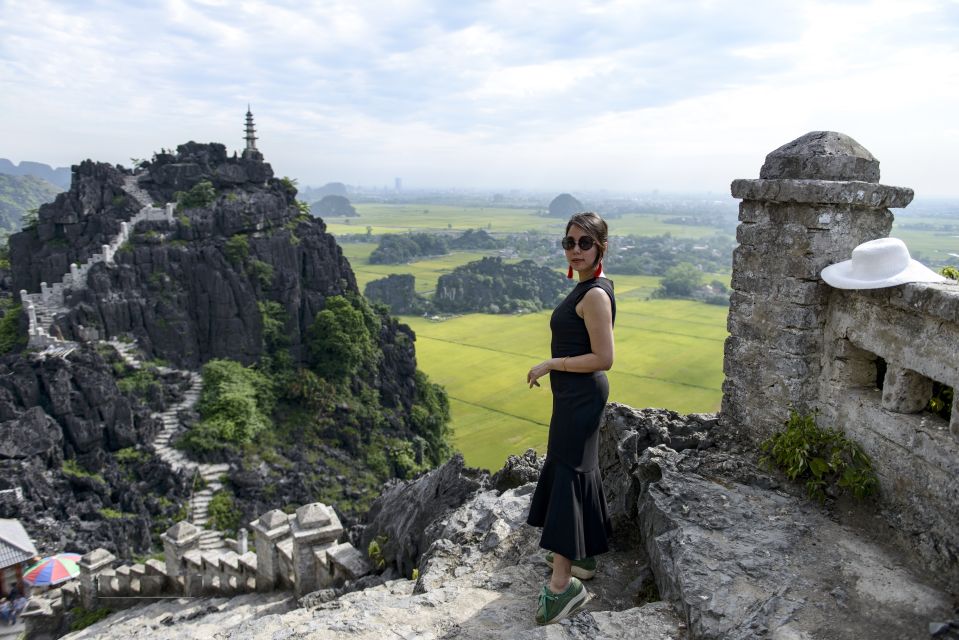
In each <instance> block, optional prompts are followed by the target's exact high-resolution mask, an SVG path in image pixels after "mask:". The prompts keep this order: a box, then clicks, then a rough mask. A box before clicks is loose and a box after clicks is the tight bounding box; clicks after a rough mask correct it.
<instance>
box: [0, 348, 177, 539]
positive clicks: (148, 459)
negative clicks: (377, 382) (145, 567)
mask: <svg viewBox="0 0 959 640" xmlns="http://www.w3.org/2000/svg"><path fill="white" fill-rule="evenodd" d="M160 401H161V402H162V398H161V399H160ZM0 419H2V422H0V489H13V490H16V489H18V488H19V491H20V495H21V496H22V498H21V499H20V500H10V499H6V500H3V501H0V517H4V518H11V517H16V518H19V519H20V520H21V521H22V522H23V523H24V525H25V526H26V527H27V529H28V532H29V533H30V535H31V536H32V537H33V539H34V540H35V542H36V543H37V547H38V548H39V549H41V550H42V551H43V552H54V551H62V550H65V549H73V550H78V551H83V552H85V551H86V550H87V549H93V548H96V547H98V546H103V547H105V548H107V549H109V550H111V551H114V552H117V553H119V554H121V555H124V556H126V557H130V556H131V555H133V554H134V553H144V552H146V551H148V550H149V549H150V548H151V546H152V535H153V532H152V529H153V528H160V527H163V526H164V525H165V524H166V523H168V522H169V523H171V524H172V518H173V517H174V516H175V515H176V507H175V505H174V504H173V503H172V502H170V501H169V499H171V498H176V497H177V496H184V495H185V494H186V492H187V490H186V480H185V479H184V478H181V477H180V476H177V475H175V474H170V472H169V468H168V467H167V466H166V465H165V464H163V463H162V461H160V460H159V459H158V458H156V457H155V456H154V455H153V454H151V453H149V452H147V451H146V450H143V449H140V450H135V447H138V446H142V445H145V444H146V443H147V442H149V441H150V440H151V439H152V438H153V437H154V436H155V434H156V433H157V432H158V431H159V429H160V424H159V421H158V420H156V419H155V418H153V417H152V416H151V415H150V411H149V408H148V407H147V406H145V405H144V404H143V402H142V401H141V399H139V398H134V397H131V396H130V395H128V394H126V393H124V392H122V391H121V390H120V389H119V387H118V386H117V382H116V379H115V378H114V376H113V370H112V365H111V363H110V362H108V361H107V360H105V359H104V358H103V357H102V356H101V355H100V354H99V353H97V352H96V351H94V350H92V349H85V350H80V351H75V352H73V353H72V354H70V355H69V356H68V357H67V358H66V359H63V358H48V359H43V360H40V359H29V358H25V357H19V356H8V357H6V358H4V359H3V360H2V361H0ZM120 449H126V450H128V451H131V452H133V451H136V453H134V454H131V456H132V457H131V458H129V459H128V461H127V462H126V463H122V462H120V461H117V460H116V459H115V458H114V457H113V456H112V455H110V452H116V451H118V450H120ZM65 460H66V461H68V463H69V464H67V463H65ZM161 495H162V496H166V497H167V498H168V500H166V501H163V500H160V499H159V498H158V496H161Z"/></svg>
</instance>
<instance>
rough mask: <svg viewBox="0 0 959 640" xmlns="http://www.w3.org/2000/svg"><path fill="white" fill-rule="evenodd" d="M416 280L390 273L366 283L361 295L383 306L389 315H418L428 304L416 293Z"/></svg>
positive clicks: (410, 276) (411, 277)
mask: <svg viewBox="0 0 959 640" xmlns="http://www.w3.org/2000/svg"><path fill="white" fill-rule="evenodd" d="M415 284H416V278H415V277H414V276H413V275H412V274H409V273H403V274H400V273H391V274H390V275H388V276H386V277H385V278H380V279H379V280H371V281H370V282H367V283H366V287H365V288H364V289H363V295H364V296H366V299H367V300H369V301H370V302H378V303H380V304H385V305H386V306H387V307H389V308H390V313H395V314H397V315H409V314H419V313H422V312H423V311H424V310H426V309H427V307H428V306H429V302H428V301H427V300H426V299H425V298H423V297H422V296H420V295H417V293H416V288H415Z"/></svg>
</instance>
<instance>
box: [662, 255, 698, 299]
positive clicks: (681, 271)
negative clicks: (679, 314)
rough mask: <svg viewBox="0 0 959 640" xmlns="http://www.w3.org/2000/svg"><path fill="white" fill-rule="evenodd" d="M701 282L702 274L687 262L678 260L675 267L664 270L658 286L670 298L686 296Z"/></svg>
mask: <svg viewBox="0 0 959 640" xmlns="http://www.w3.org/2000/svg"><path fill="white" fill-rule="evenodd" d="M702 282H703V274H702V272H701V271H700V270H699V269H697V268H696V267H695V266H693V265H691V264H689V263H688V262H680V263H679V264H677V265H676V266H675V267H670V268H669V269H667V270H666V273H665V274H664V275H663V277H662V279H661V280H660V281H659V286H660V288H661V289H662V292H663V295H665V296H667V297H672V298H687V297H689V296H691V295H692V293H693V291H695V290H696V289H698V288H699V287H700V285H701V284H702Z"/></svg>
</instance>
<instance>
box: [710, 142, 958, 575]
mask: <svg viewBox="0 0 959 640" xmlns="http://www.w3.org/2000/svg"><path fill="white" fill-rule="evenodd" d="M878 180H879V162H878V161H877V160H876V159H875V158H874V157H873V156H872V154H870V153H869V152H868V151H867V150H866V149H865V148H863V147H862V146H861V145H859V144H858V143H857V142H856V141H855V140H852V139H851V138H849V137H848V136H845V135H843V134H838V133H833V132H813V133H810V134H807V135H806V136H803V137H801V138H799V139H797V140H795V141H793V142H791V143H789V144H787V145H784V146H783V147H781V148H779V149H777V150H775V151H773V152H772V153H770V154H769V156H767V158H766V163H765V164H764V165H763V168H762V170H761V171H760V178H759V179H758V180H736V181H734V182H733V183H732V193H733V196H735V197H738V198H742V200H743V201H742V203H741V204H740V209H739V221H740V223H739V226H738V228H737V239H738V240H739V246H738V247H737V248H736V250H735V252H734V254H733V274H732V289H733V291H732V294H731V297H730V309H729V317H728V328H729V333H730V335H729V338H728V339H727V341H726V345H725V358H724V366H723V369H724V372H725V374H726V380H725V382H724V384H723V393H724V395H723V406H722V412H721V414H720V421H721V423H722V424H723V425H724V426H727V427H729V428H737V429H740V430H742V431H743V432H745V433H746V434H747V435H748V436H749V437H751V438H752V439H753V440H754V441H755V442H756V443H759V442H761V441H762V440H764V439H765V438H767V437H768V436H770V435H771V434H772V433H774V432H776V431H778V430H780V429H781V428H782V425H783V423H784V421H785V420H786V419H787V418H788V416H789V412H790V410H791V409H795V410H797V411H799V412H800V413H806V414H809V413H813V412H818V418H817V421H818V422H819V423H820V425H821V426H828V427H836V428H839V429H841V430H843V431H844V432H845V433H846V435H847V436H848V437H850V438H851V439H853V440H856V441H857V442H859V443H860V444H861V445H862V447H863V449H864V450H865V451H866V453H867V454H869V456H870V457H871V458H872V460H873V464H874V467H875V470H876V473H877V476H878V478H879V484H880V499H881V500H882V502H883V503H884V506H886V507H888V508H887V509H885V511H886V513H887V514H890V517H894V518H895V520H896V521H895V522H891V523H890V524H891V525H892V527H893V530H895V531H897V532H898V534H899V535H901V536H903V542H904V543H906V544H908V545H910V546H911V547H914V548H915V549H916V550H917V551H918V552H919V553H920V555H921V556H922V557H923V558H924V559H925V560H926V561H927V563H928V565H929V566H930V567H939V568H943V567H950V568H951V569H950V571H951V572H952V573H953V575H956V569H957V560H956V559H957V558H959V517H957V515H956V511H955V504H956V503H957V502H959V442H957V440H956V436H959V407H957V406H956V404H955V401H953V407H952V417H951V425H950V423H949V422H947V421H945V420H942V419H941V418H939V417H937V416H936V415H934V414H933V413H931V412H929V411H926V407H927V406H928V403H929V399H930V396H931V395H932V388H933V382H934V381H935V382H938V383H941V384H944V385H946V386H949V387H952V388H953V389H955V388H957V386H959V285H957V284H935V285H933V284H906V285H900V286H896V287H889V288H884V289H875V290H865V291H855V290H842V289H836V288H833V287H830V286H829V285H827V284H826V283H825V282H824V281H823V280H822V279H821V277H820V273H821V271H822V269H823V268H824V267H826V266H828V265H830V264H833V263H837V262H841V261H844V260H848V259H850V257H851V255H852V250H853V249H854V248H855V247H856V246H858V245H859V244H861V243H863V242H866V241H868V240H874V239H877V238H882V237H887V236H888V235H889V233H890V231H891V228H892V221H893V215H892V213H891V212H890V211H889V209H888V207H905V206H906V205H908V204H909V202H910V201H911V200H912V196H913V194H912V190H911V189H907V188H902V187H891V186H886V185H881V184H878ZM950 430H951V432H952V433H950Z"/></svg>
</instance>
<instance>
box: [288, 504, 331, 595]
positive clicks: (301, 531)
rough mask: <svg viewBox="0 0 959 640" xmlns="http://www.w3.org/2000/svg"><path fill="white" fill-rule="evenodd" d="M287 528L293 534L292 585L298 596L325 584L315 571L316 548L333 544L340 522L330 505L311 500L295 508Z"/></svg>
mask: <svg viewBox="0 0 959 640" xmlns="http://www.w3.org/2000/svg"><path fill="white" fill-rule="evenodd" d="M290 531H291V532H292V534H293V583H294V585H293V588H294V593H295V595H296V597H298V598H299V597H302V596H305V595H306V594H308V593H311V592H313V591H316V590H317V589H319V588H321V587H325V586H326V584H320V580H319V576H318V575H317V573H318V572H317V562H316V552H317V551H321V552H323V549H322V548H325V547H333V546H334V545H335V544H336V539H337V538H339V537H340V535H341V534H342V533H343V526H342V525H341V524H340V519H339V518H338V517H337V515H336V513H335V512H334V511H333V509H331V508H330V507H328V506H326V505H325V504H322V503H320V502H314V503H313V504H306V505H303V506H302V507H300V508H299V509H297V510H296V518H294V519H293V522H292V524H291V525H290ZM317 547H321V548H320V549H318V548H317ZM327 575H328V572H327Z"/></svg>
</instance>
